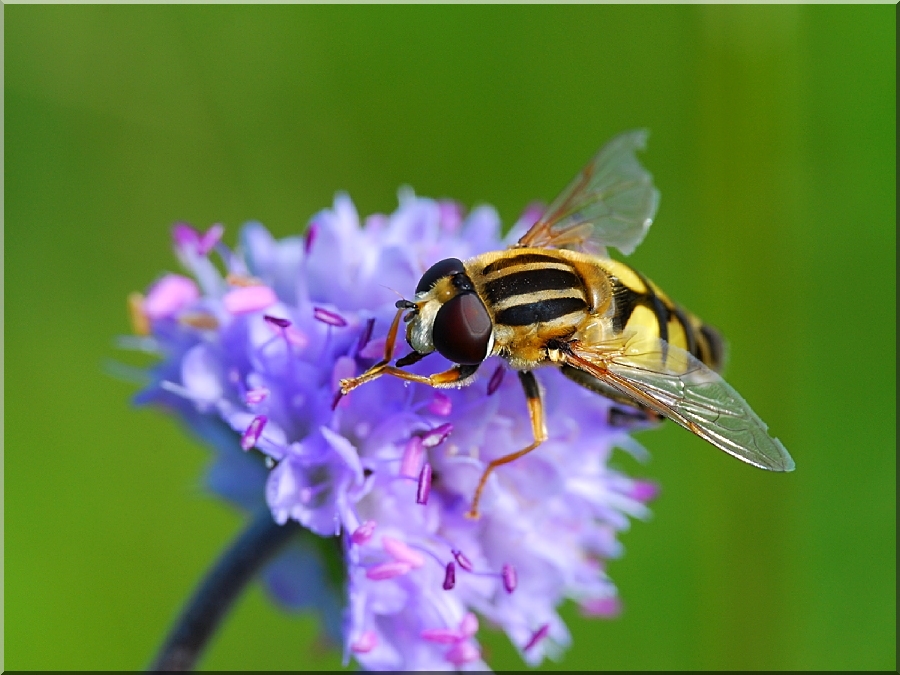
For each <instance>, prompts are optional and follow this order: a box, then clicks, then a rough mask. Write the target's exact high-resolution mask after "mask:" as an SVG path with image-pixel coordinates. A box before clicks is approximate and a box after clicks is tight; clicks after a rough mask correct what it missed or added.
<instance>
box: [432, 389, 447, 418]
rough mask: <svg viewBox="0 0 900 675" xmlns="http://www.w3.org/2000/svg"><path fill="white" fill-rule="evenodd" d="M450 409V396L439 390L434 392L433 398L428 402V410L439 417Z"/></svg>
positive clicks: (443, 415) (444, 415) (445, 414)
mask: <svg viewBox="0 0 900 675" xmlns="http://www.w3.org/2000/svg"><path fill="white" fill-rule="evenodd" d="M452 410H453V403H452V402H451V401H450V397H449V396H447V395H446V394H442V393H441V392H439V391H438V392H435V394H434V398H433V399H431V403H429V404H428V412H430V413H431V414H432V415H438V416H439V417H446V416H447V415H449V414H450V412H451V411H452Z"/></svg>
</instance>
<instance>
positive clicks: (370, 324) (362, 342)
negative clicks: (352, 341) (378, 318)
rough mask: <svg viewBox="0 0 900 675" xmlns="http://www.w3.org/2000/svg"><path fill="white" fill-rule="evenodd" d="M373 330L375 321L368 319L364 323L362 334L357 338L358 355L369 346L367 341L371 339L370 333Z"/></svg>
mask: <svg viewBox="0 0 900 675" xmlns="http://www.w3.org/2000/svg"><path fill="white" fill-rule="evenodd" d="M374 329H375V319H369V320H368V321H366V328H365V330H364V331H363V332H362V335H360V336H359V344H358V345H357V347H356V353H357V354H359V352H361V351H362V350H363V348H364V347H365V346H366V345H367V344H369V340H371V339H372V331H373V330H374Z"/></svg>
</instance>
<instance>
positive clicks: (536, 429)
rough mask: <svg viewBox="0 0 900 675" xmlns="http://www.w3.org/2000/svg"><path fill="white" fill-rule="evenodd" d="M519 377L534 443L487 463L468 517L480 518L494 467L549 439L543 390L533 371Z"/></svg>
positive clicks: (523, 372)
mask: <svg viewBox="0 0 900 675" xmlns="http://www.w3.org/2000/svg"><path fill="white" fill-rule="evenodd" d="M519 379H520V380H521V382H522V387H523V388H524V389H525V397H526V400H527V401H528V417H529V418H530V419H531V433H532V435H533V436H534V443H532V444H531V445H529V446H528V447H527V448H524V449H522V450H519V451H518V452H513V453H511V454H509V455H504V456H503V457H500V458H498V459H495V460H493V461H492V462H491V463H490V464H488V465H487V467H486V468H485V470H484V473H482V474H481V478H480V479H479V481H478V487H477V488H475V496H474V497H473V498H472V507H471V508H470V509H469V510H468V511H467V512H466V518H472V519H477V518H478V516H479V514H478V502H479V501H481V493H482V492H483V491H484V486H485V485H486V484H487V479H488V476H490V475H491V473H492V472H493V471H494V469H496V468H497V467H498V466H503V465H504V464H509V463H510V462H514V461H515V460H517V459H519V457H524V456H525V455H527V454H528V453H529V452H531V451H532V450H534V449H535V448H536V447H538V446H539V445H540V444H541V443H543V442H544V441H546V440H547V427H546V426H545V425H544V406H543V404H542V403H541V391H540V389H539V387H538V383H537V380H536V379H535V378H534V375H533V374H532V373H531V371H527V370H524V371H520V372H519Z"/></svg>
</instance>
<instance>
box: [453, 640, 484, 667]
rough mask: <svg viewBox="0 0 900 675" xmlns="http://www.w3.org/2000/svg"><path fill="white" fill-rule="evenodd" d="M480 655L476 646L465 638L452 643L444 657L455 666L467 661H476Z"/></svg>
mask: <svg viewBox="0 0 900 675" xmlns="http://www.w3.org/2000/svg"><path fill="white" fill-rule="evenodd" d="M480 656H481V652H480V651H478V647H476V646H475V645H473V644H472V643H471V642H470V641H468V640H466V641H464V642H457V643H456V644H455V645H453V646H452V647H451V648H450V651H448V652H447V653H446V654H445V655H444V658H445V659H447V660H448V661H449V662H450V663H452V664H453V665H455V666H461V665H463V664H464V663H468V662H469V661H476V660H477V659H478V658H479V657H480Z"/></svg>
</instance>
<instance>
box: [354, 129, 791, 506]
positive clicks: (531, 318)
mask: <svg viewBox="0 0 900 675" xmlns="http://www.w3.org/2000/svg"><path fill="white" fill-rule="evenodd" d="M646 138H647V133H646V131H642V130H640V131H631V132H628V133H625V134H622V135H620V136H618V137H616V138H614V139H613V140H612V141H610V142H609V143H608V144H607V145H605V146H604V147H603V148H601V149H600V151H599V152H598V153H597V154H596V155H595V156H594V158H593V159H592V160H591V162H590V163H589V164H588V165H587V166H586V167H585V168H584V169H583V170H582V171H581V173H580V174H579V175H578V176H577V177H576V178H575V179H574V180H573V181H572V183H570V184H569V186H568V187H567V188H566V189H565V190H563V192H562V194H560V195H559V196H558V197H557V198H556V200H555V201H554V202H553V203H552V204H551V205H550V207H549V208H548V209H547V212H546V213H545V214H544V216H543V217H542V218H540V219H539V220H538V221H537V222H536V223H535V224H534V225H533V226H532V227H531V229H529V230H528V232H526V233H525V235H524V236H522V237H521V238H520V239H519V241H518V243H517V244H515V245H513V246H511V247H510V248H508V249H507V250H504V251H495V252H490V253H484V254H481V255H478V256H475V257H473V258H469V259H468V260H464V261H463V260H459V259H457V258H447V259H445V260H441V261H439V262H437V263H435V264H434V265H433V266H432V267H431V268H430V269H428V270H427V271H426V272H425V274H424V275H423V276H422V278H421V280H420V281H419V284H418V286H417V287H416V291H415V297H414V299H413V300H400V301H398V302H397V304H396V306H397V309H398V311H397V313H396V315H395V317H394V320H393V322H392V323H391V326H390V330H389V331H388V334H387V339H386V343H385V350H384V357H383V359H382V360H381V361H379V362H378V363H376V364H375V365H373V366H372V367H371V368H369V369H368V370H367V371H366V372H364V373H363V374H361V375H359V376H358V377H354V378H347V379H343V380H341V393H342V394H344V395H346V394H348V393H349V392H351V391H352V390H354V389H356V388H357V387H359V386H360V385H362V384H365V383H366V382H370V381H371V380H374V379H376V378H378V377H381V376H382V375H391V376H394V377H398V378H400V379H403V380H409V381H412V382H418V383H423V384H428V385H430V386H432V387H458V386H465V385H467V384H470V383H471V382H472V381H473V376H474V375H475V372H476V371H477V370H478V368H479V366H480V365H481V363H482V362H483V361H484V360H485V359H487V358H488V357H489V356H499V357H501V358H503V359H505V360H506V361H507V362H508V363H509V365H510V366H511V367H512V368H513V369H515V370H516V371H517V372H518V375H519V379H520V380H521V383H522V387H523V388H524V390H525V396H526V399H527V402H528V413H529V417H530V420H531V428H532V433H533V437H534V440H533V442H532V443H531V444H530V445H528V446H526V447H525V448H522V449H521V450H518V451H516V452H513V453H510V454H507V455H504V456H502V457H499V458H497V459H495V460H493V461H491V462H490V463H489V464H488V465H487V466H486V468H485V469H484V471H483V473H482V474H481V478H480V479H479V482H478V486H477V488H476V490H475V494H474V497H473V499H472V505H471V508H470V510H469V512H468V514H467V515H468V516H469V517H472V518H477V517H478V503H479V500H480V498H481V494H482V492H483V490H484V487H485V483H486V481H487V479H488V476H490V474H491V473H492V472H493V471H494V470H495V469H496V468H497V467H500V466H502V465H504V464H508V463H509V462H512V461H514V460H516V459H518V458H520V457H522V456H523V455H526V454H528V453H529V452H531V451H532V450H534V449H536V448H537V447H538V446H540V445H541V443H543V442H544V441H545V440H547V431H546V427H545V424H544V411H543V405H542V403H541V392H540V387H539V386H538V383H537V380H536V379H535V377H534V374H533V372H532V371H533V370H534V369H535V368H538V367H542V366H555V367H558V368H559V369H560V370H561V371H562V373H563V374H564V375H565V376H566V377H568V378H569V379H571V380H573V381H574V382H576V383H577V384H580V385H581V386H583V387H585V388H587V389H589V390H592V391H594V392H597V393H599V394H601V395H603V396H607V397H609V398H611V399H612V400H614V401H616V402H617V403H619V404H622V405H625V406H626V407H627V408H628V409H630V410H635V409H636V411H637V414H638V415H639V416H642V417H646V418H653V417H656V416H659V415H661V416H664V417H667V418H669V419H671V420H673V421H674V422H676V423H678V424H679V425H681V426H683V427H684V428H686V429H688V430H689V431H691V432H693V433H694V434H696V435H697V436H700V437H701V438H703V439H705V440H706V441H709V442H710V443H712V444H713V445H714V446H716V447H717V448H719V449H721V450H724V451H725V452H727V453H729V454H731V455H733V456H735V457H737V458H738V459H740V460H741V461H744V462H747V463H749V464H752V465H754V466H757V467H759V468H762V469H768V470H771V471H791V470H792V469H793V468H794V462H793V460H792V459H791V457H790V455H789V454H788V452H787V450H786V449H785V448H784V446H783V445H782V444H781V442H780V441H778V440H777V439H775V438H772V437H771V436H769V434H768V433H767V427H766V425H765V424H764V423H763V421H762V420H761V419H760V418H759V417H757V415H756V414H755V413H754V412H753V410H751V408H750V406H749V405H747V403H746V402H745V401H744V399H743V398H741V396H740V395H739V394H738V393H737V392H736V391H735V390H734V389H733V388H732V387H731V386H729V385H728V384H727V383H726V382H725V380H723V379H722V377H721V376H720V375H719V374H718V371H719V370H720V369H721V366H722V363H723V357H724V343H723V341H722V338H721V337H720V336H719V333H718V332H717V331H716V330H715V329H713V328H712V327H710V326H709V325H707V324H705V323H703V322H702V321H700V319H698V318H697V317H696V316H694V315H693V314H691V313H690V312H688V311H686V310H684V309H682V308H681V307H679V306H678V305H676V304H675V303H674V302H672V301H671V300H670V299H669V298H668V297H667V296H666V295H665V294H664V293H663V292H662V291H661V290H660V289H659V287H657V286H656V284H654V283H653V282H651V281H650V280H649V279H647V278H646V277H645V276H644V275H643V274H641V273H640V272H638V271H637V270H635V269H633V268H631V267H629V266H628V265H625V264H624V263H621V262H618V261H615V260H613V259H611V258H610V257H609V256H608V255H607V252H606V248H607V247H614V248H617V249H618V250H619V251H621V252H622V253H624V254H626V255H627V254H629V253H631V252H632V251H633V250H634V249H635V247H636V246H637V245H638V244H639V243H640V242H641V240H642V239H643V238H644V236H645V234H646V232H647V230H648V228H649V227H650V224H651V223H652V221H653V217H654V215H655V213H656V208H657V205H658V203H659V193H658V191H657V190H656V188H655V187H654V186H653V182H652V178H651V175H650V173H649V172H648V171H647V170H646V169H645V168H644V167H643V166H642V165H641V164H640V163H639V162H638V160H637V158H636V156H635V152H636V151H637V150H639V149H643V148H644V147H645V145H646ZM404 313H405V316H404ZM401 318H403V320H404V322H405V323H407V324H408V325H407V329H406V341H407V342H408V343H409V345H410V347H412V349H413V351H412V352H410V353H409V354H407V355H406V356H404V357H402V358H400V359H399V360H397V362H396V364H395V365H393V366H392V365H390V363H391V361H392V360H393V354H394V347H395V344H396V341H397V332H398V330H399V326H400V319H401ZM435 351H437V352H438V353H439V354H441V355H442V356H444V357H446V358H447V359H449V360H450V361H452V362H453V363H454V364H456V365H454V366H453V367H452V368H450V369H449V370H447V371H445V372H441V373H436V374H434V375H430V376H422V375H417V374H414V373H410V372H408V371H405V370H403V367H404V366H408V365H411V364H413V363H416V362H418V361H419V360H421V359H422V358H424V357H425V356H427V355H428V354H431V353H432V352H435Z"/></svg>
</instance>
